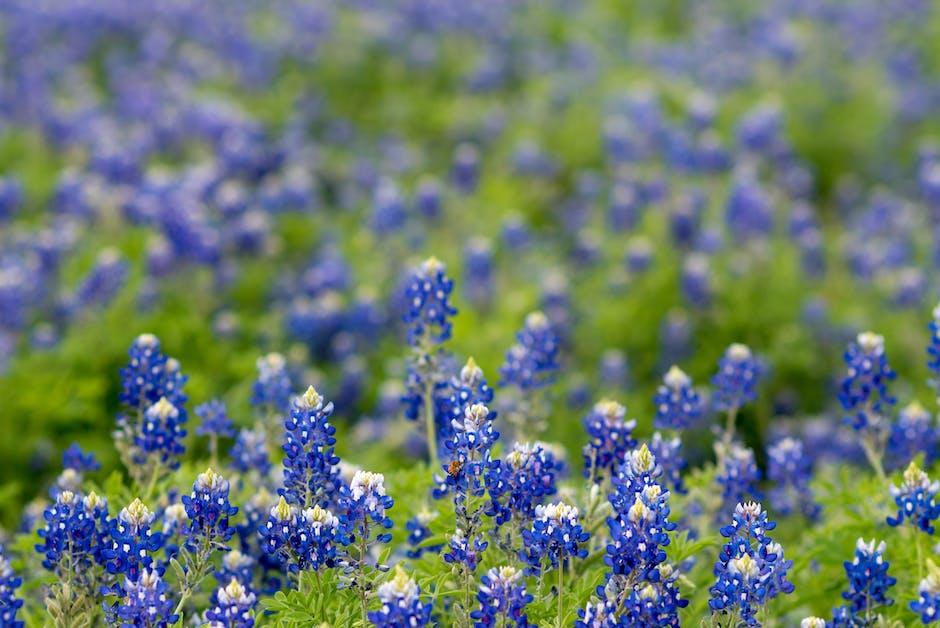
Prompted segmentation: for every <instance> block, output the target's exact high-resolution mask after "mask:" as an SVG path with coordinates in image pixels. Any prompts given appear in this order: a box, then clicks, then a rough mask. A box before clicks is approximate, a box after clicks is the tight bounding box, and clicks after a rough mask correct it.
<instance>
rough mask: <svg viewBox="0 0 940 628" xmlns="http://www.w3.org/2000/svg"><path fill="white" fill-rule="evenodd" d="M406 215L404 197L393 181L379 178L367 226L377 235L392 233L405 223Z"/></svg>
mask: <svg viewBox="0 0 940 628" xmlns="http://www.w3.org/2000/svg"><path fill="white" fill-rule="evenodd" d="M407 218H408V215H407V213H406V211H405V199H404V198H402V195H401V192H400V191H399V189H398V186H397V185H396V184H395V182H394V181H392V180H390V179H385V178H383V179H380V180H379V182H378V184H377V185H376V187H375V193H374V194H373V200H372V215H371V216H370V217H369V226H370V227H371V228H372V231H374V232H375V233H376V235H378V236H383V235H386V234H389V233H394V232H396V231H398V230H399V229H401V228H402V227H403V226H404V225H405V221H406V220H407Z"/></svg>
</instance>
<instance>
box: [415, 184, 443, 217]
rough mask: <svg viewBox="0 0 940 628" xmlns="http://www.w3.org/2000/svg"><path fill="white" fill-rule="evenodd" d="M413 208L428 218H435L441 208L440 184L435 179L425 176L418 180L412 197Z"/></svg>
mask: <svg viewBox="0 0 940 628" xmlns="http://www.w3.org/2000/svg"><path fill="white" fill-rule="evenodd" d="M414 204H415V209H417V210H418V213H419V214H421V215H422V216H424V217H425V218H427V219H428V220H436V219H437V218H438V217H439V216H440V214H441V210H442V205H443V203H442V200H441V186H440V184H439V183H438V182H437V180H436V179H433V178H430V177H425V178H422V179H421V180H420V181H419V182H418V188H417V189H416V190H415V197H414Z"/></svg>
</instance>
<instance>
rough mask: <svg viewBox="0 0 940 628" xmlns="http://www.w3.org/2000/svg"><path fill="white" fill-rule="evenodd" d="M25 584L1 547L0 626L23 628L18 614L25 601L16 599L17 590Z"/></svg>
mask: <svg viewBox="0 0 940 628" xmlns="http://www.w3.org/2000/svg"><path fill="white" fill-rule="evenodd" d="M21 584H23V579H22V578H19V577H17V576H16V574H14V573H13V568H12V567H11V566H10V561H9V560H8V559H7V557H6V556H4V555H3V548H2V547H0V626H4V627H5V628H23V626H24V625H25V624H24V623H23V622H22V621H18V620H17V619H16V614H17V613H18V612H19V610H20V609H21V608H22V607H23V600H22V599H20V598H18V597H16V590H17V589H18V588H20V585H21Z"/></svg>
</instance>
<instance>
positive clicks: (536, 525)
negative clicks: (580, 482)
mask: <svg viewBox="0 0 940 628" xmlns="http://www.w3.org/2000/svg"><path fill="white" fill-rule="evenodd" d="M590 536H591V535H590V534H589V533H588V532H586V531H584V529H583V528H582V527H581V522H580V521H579V513H578V509H577V508H575V507H574V506H570V505H568V504H565V503H564V502H555V503H553V504H548V505H545V506H536V507H535V519H534V520H533V521H532V527H531V528H523V530H522V542H523V550H522V552H520V555H519V556H520V558H521V559H522V560H523V561H525V563H526V570H527V571H528V572H529V573H532V574H535V575H540V574H541V573H542V570H543V569H546V568H551V569H555V568H557V567H559V565H562V566H563V565H565V564H566V563H567V562H568V560H569V558H584V557H585V556H587V548H586V547H584V546H583V545H584V543H586V542H587V540H588V539H589V538H590Z"/></svg>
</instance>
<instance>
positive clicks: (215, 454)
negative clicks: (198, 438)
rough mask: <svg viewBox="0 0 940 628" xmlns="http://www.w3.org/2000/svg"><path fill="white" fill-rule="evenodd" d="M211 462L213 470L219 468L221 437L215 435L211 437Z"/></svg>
mask: <svg viewBox="0 0 940 628" xmlns="http://www.w3.org/2000/svg"><path fill="white" fill-rule="evenodd" d="M209 460H210V461H211V463H212V468H213V469H218V468H219V436H218V435H217V434H215V433H212V434H210V435H209Z"/></svg>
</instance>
